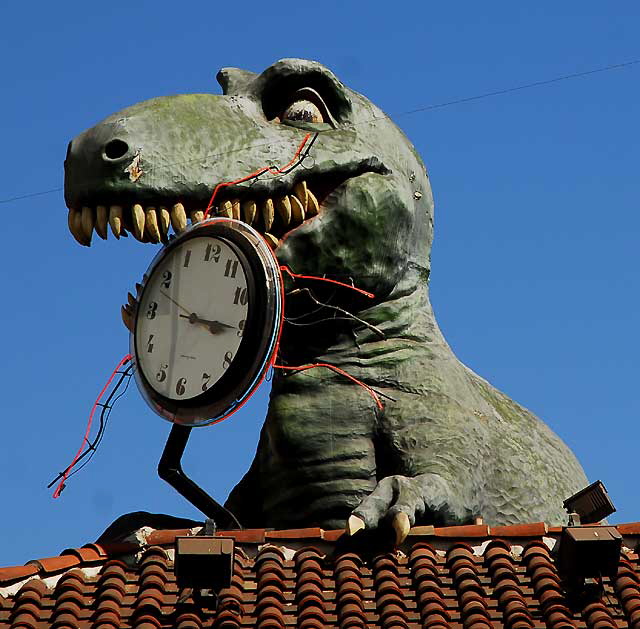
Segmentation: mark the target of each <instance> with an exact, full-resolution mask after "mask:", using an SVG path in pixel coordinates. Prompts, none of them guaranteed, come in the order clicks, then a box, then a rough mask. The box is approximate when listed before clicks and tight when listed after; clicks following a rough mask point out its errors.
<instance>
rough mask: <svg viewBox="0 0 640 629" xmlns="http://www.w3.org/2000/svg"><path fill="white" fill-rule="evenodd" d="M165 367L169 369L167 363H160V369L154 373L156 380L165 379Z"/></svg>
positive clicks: (161, 380) (162, 380)
mask: <svg viewBox="0 0 640 629" xmlns="http://www.w3.org/2000/svg"><path fill="white" fill-rule="evenodd" d="M167 369H169V365H168V364H167V363H161V364H160V371H158V373H157V374H156V380H157V381H158V382H164V381H165V380H166V379H167V372H166V370H167Z"/></svg>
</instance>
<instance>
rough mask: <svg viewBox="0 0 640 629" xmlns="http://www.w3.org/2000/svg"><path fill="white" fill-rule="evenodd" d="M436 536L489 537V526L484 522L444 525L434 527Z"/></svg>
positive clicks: (460, 537) (459, 537)
mask: <svg viewBox="0 0 640 629" xmlns="http://www.w3.org/2000/svg"><path fill="white" fill-rule="evenodd" d="M435 535H436V536H437V537H449V538H451V537H455V538H458V539H468V538H471V537H489V527H488V526H487V525H486V524H467V525H464V526H445V527H443V528H436V529H435Z"/></svg>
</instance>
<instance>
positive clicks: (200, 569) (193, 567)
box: [175, 535, 235, 597]
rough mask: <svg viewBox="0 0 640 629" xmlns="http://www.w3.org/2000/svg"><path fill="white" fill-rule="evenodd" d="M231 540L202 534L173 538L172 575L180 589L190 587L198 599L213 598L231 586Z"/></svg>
mask: <svg viewBox="0 0 640 629" xmlns="http://www.w3.org/2000/svg"><path fill="white" fill-rule="evenodd" d="M234 552H235V546H234V540H233V538H231V537H214V536H213V535H202V536H196V537H178V538H176V559H175V572H176V579H177V582H178V587H179V588H181V589H182V588H193V589H194V590H196V591H197V592H198V594H199V595H200V596H205V597H207V596H213V597H216V596H217V594H218V592H220V590H221V589H222V588H225V587H229V586H230V585H231V576H232V575H233V557H234Z"/></svg>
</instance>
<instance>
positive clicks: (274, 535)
mask: <svg viewBox="0 0 640 629" xmlns="http://www.w3.org/2000/svg"><path fill="white" fill-rule="evenodd" d="M264 536H265V538H266V539H267V540H269V539H309V538H313V539H322V529H319V528H308V529H289V530H284V531H266V532H265V534H264Z"/></svg>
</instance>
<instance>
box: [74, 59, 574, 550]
mask: <svg viewBox="0 0 640 629" xmlns="http://www.w3.org/2000/svg"><path fill="white" fill-rule="evenodd" d="M218 80H219V82H220V84H221V85H222V88H223V92H224V94H223V95H212V94H186V95H178V96H168V97H162V98H156V99H153V100H149V101H145V102H142V103H139V104H137V105H133V106H132V107H129V108H127V109H124V110H123V111H120V112H118V113H116V114H114V115H112V116H110V117H108V118H107V119H105V120H104V121H102V122H101V123H99V124H98V125H97V126H95V127H93V128H92V129H89V130H88V131H85V132H84V133H82V134H80V135H79V136H78V137H76V138H75V139H74V140H73V142H72V143H71V144H70V146H69V150H68V154H67V159H66V162H65V169H66V174H65V198H66V202H67V205H68V207H69V208H71V209H70V211H69V227H70V230H71V232H72V233H73V234H74V236H75V237H76V239H77V240H78V241H79V242H81V243H82V244H90V240H91V236H92V233H93V231H94V230H95V232H97V233H98V235H100V236H101V237H103V238H106V236H107V223H110V225H111V228H112V231H113V233H114V234H115V236H116V237H120V236H122V235H125V234H126V233H127V232H130V233H132V234H133V235H134V236H135V237H137V238H138V239H139V240H142V241H152V242H158V241H166V239H167V238H168V232H169V228H170V224H172V225H173V228H174V230H175V231H180V230H181V229H183V228H184V227H185V225H186V220H187V215H190V216H191V220H192V221H198V220H200V219H201V218H202V210H203V209H204V208H205V207H206V205H207V202H208V200H209V198H210V195H211V192H212V189H213V187H214V186H215V184H216V183H218V182H222V181H230V180H235V179H238V178H239V177H242V176H243V175H246V174H248V173H251V172H254V171H255V170H257V169H259V168H261V167H263V166H265V165H268V164H279V165H281V166H282V165H284V164H286V163H287V162H288V161H289V160H290V159H291V157H292V156H293V155H294V154H295V152H296V149H297V148H298V147H299V145H300V143H301V141H302V139H303V138H304V136H305V133H307V132H314V133H316V132H317V137H316V138H315V140H314V141H313V142H312V146H311V147H310V148H309V150H308V154H307V156H306V157H305V158H304V160H303V161H302V163H301V164H300V165H299V166H297V167H295V168H293V169H292V170H290V171H289V172H288V174H286V175H283V176H279V177H270V176H264V177H261V178H259V179H258V180H257V181H251V182H247V183H244V184H236V185H234V186H231V187H228V188H225V189H224V190H223V191H222V192H221V193H220V196H219V198H218V199H217V203H216V206H215V211H216V212H217V213H219V214H223V215H226V216H231V217H236V218H242V220H245V221H246V222H250V223H252V224H253V225H254V226H255V227H256V228H257V229H258V230H259V231H260V232H262V233H264V234H265V238H266V239H267V240H268V241H269V242H270V243H271V244H272V246H273V247H274V248H276V249H275V250H276V254H277V257H278V259H279V261H280V262H281V263H282V264H286V265H288V266H289V267H290V268H291V269H293V270H294V271H295V272H296V273H299V274H305V275H314V276H325V277H327V278H333V279H337V280H340V281H342V282H345V283H349V282H353V283H354V285H356V286H357V287H359V288H361V289H364V290H366V291H370V292H371V293H373V294H374V298H373V299H368V298H366V297H364V296H361V295H360V294H357V293H355V292H354V291H351V290H349V289H348V288H341V287H336V286H331V287H328V286H327V285H323V283H322V282H317V281H316V282H313V281H306V282H304V281H296V282H290V281H287V291H288V296H287V311H286V315H287V323H285V327H284V334H283V338H282V343H281V347H280V356H279V362H280V363H285V364H289V365H301V364H307V363H330V364H332V365H335V366H337V367H339V368H341V369H343V370H345V371H346V372H348V373H349V374H351V375H352V376H354V377H355V378H357V379H359V380H361V381H362V382H363V383H366V384H367V385H369V386H370V387H372V388H373V389H375V390H376V391H378V392H379V393H380V394H381V399H382V401H383V406H384V408H383V409H382V410H380V409H379V408H378V407H377V406H376V403H375V401H374V400H373V399H372V397H371V396H370V395H369V394H368V393H367V391H365V389H363V388H361V387H359V386H357V385H356V384H354V383H353V382H352V381H351V380H348V379H346V378H344V377H343V376H341V375H339V374H337V373H334V372H332V371H329V370H328V369H324V368H317V369H311V370H306V371H302V372H293V373H289V372H284V373H283V372H276V374H275V376H274V381H273V388H272V392H271V398H270V403H269V409H268V414H267V418H266V421H265V424H264V427H263V429H262V433H261V437H260V442H259V445H258V450H257V453H256V457H255V459H254V462H253V464H252V466H251V468H250V470H249V471H248V473H247V474H246V475H245V477H244V478H243V479H242V481H241V482H240V483H239V484H238V485H237V486H236V488H235V489H234V490H233V491H232V493H231V495H230V496H229V499H228V502H227V506H228V507H229V508H230V509H231V510H232V511H233V512H234V513H235V514H236V515H237V517H238V518H239V520H240V521H241V522H242V523H243V524H244V525H245V526H260V527H295V526H310V525H318V526H323V527H325V528H331V527H333V528H335V527H343V526H345V523H346V521H347V520H348V519H349V524H350V527H351V529H352V530H354V529H358V528H360V527H362V526H366V527H367V528H374V527H376V526H377V525H378V524H380V523H382V522H385V521H391V520H393V524H394V526H395V528H396V532H397V533H398V537H399V538H402V537H403V536H404V535H405V534H406V531H407V528H408V526H409V524H410V523H411V524H413V523H415V522H417V523H440V524H443V523H444V524H452V523H468V522H473V521H474V519H475V518H477V517H483V518H484V521H485V522H487V523H489V524H510V523H515V522H524V521H538V520H544V521H547V522H549V523H552V524H561V523H563V521H564V520H565V518H566V514H565V513H564V512H563V508H562V501H563V499H564V498H567V497H568V496H570V495H571V494H573V493H574V492H575V491H577V490H578V489H580V488H581V487H583V486H584V485H585V484H586V482H587V481H586V478H585V475H584V472H583V471H582V469H581V467H580V465H579V464H578V462H577V461H576V459H575V458H574V456H573V454H572V453H571V452H570V450H569V449H568V448H567V447H566V445H565V444H564V443H563V442H562V441H561V440H560V439H559V438H558V437H557V436H556V435H555V434H553V433H552V431H551V430H550V429H549V428H548V427H547V426H546V425H545V424H544V423H543V422H541V421H540V420H539V419H538V418H536V417H535V416H534V415H533V414H532V413H530V412H529V411H527V410H526V409H524V408H522V407H521V406H519V405H518V404H516V403H515V402H513V401H512V400H510V399H509V398H508V397H507V396H506V395H504V394H503V393H501V392H499V391H497V390H496V389H494V388H493V387H492V386H491V385H490V384H489V383H487V382H486V381H485V380H483V379H482V378H480V377H479V376H477V375H476V374H475V373H473V372H472V371H471V370H470V369H468V368H467V367H465V366H464V365H463V364H462V363H460V362H459V361H458V360H457V359H456V357H455V356H454V354H453V352H452V351H451V349H450V348H449V346H448V345H447V343H446V342H445V340H444V338H443V336H442V334H441V332H440V330H439V328H438V325H437V323H436V321H435V318H434V315H433V311H432V308H431V305H430V302H429V286H428V281H429V274H430V270H431V269H430V251H431V242H432V236H433V197H432V194H431V188H430V185H429V179H428V176H427V173H426V170H425V167H424V165H423V163H422V161H421V159H420V157H419V156H418V155H417V153H416V151H415V149H414V148H413V147H412V145H411V144H410V143H409V141H408V140H407V138H406V137H405V136H404V135H403V133H402V132H401V131H400V130H399V129H398V127H396V125H395V124H394V123H393V122H392V121H391V120H390V119H389V118H388V117H386V116H385V115H384V113H383V112H382V111H381V110H380V109H378V108H377V107H376V106H375V105H373V104H372V103H371V102H369V101H368V100H367V99H366V98H365V97H364V96H362V95H360V94H358V93H356V92H354V91H352V90H350V89H349V88H347V87H346V86H344V85H343V84H342V83H341V82H340V81H339V80H338V79H337V78H336V77H335V76H334V75H333V74H332V73H331V72H330V71H329V70H327V69H326V68H325V67H323V66H322V65H320V64H319V63H316V62H313V61H305V60H300V59H285V60H282V61H279V62H277V63H275V64H274V65H272V66H271V67H269V68H267V69H266V70H265V71H264V72H263V73H262V74H259V75H256V74H253V73H251V72H246V71H244V70H239V69H235V68H227V69H223V70H221V71H220V73H219V74H218ZM285 235H286V238H283V236H285ZM322 304H325V305H322ZM133 305H134V306H135V303H133ZM131 308H132V306H131V305H130V306H127V307H125V311H124V316H125V319H127V320H128V319H129V318H130V316H131V312H132V310H131Z"/></svg>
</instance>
